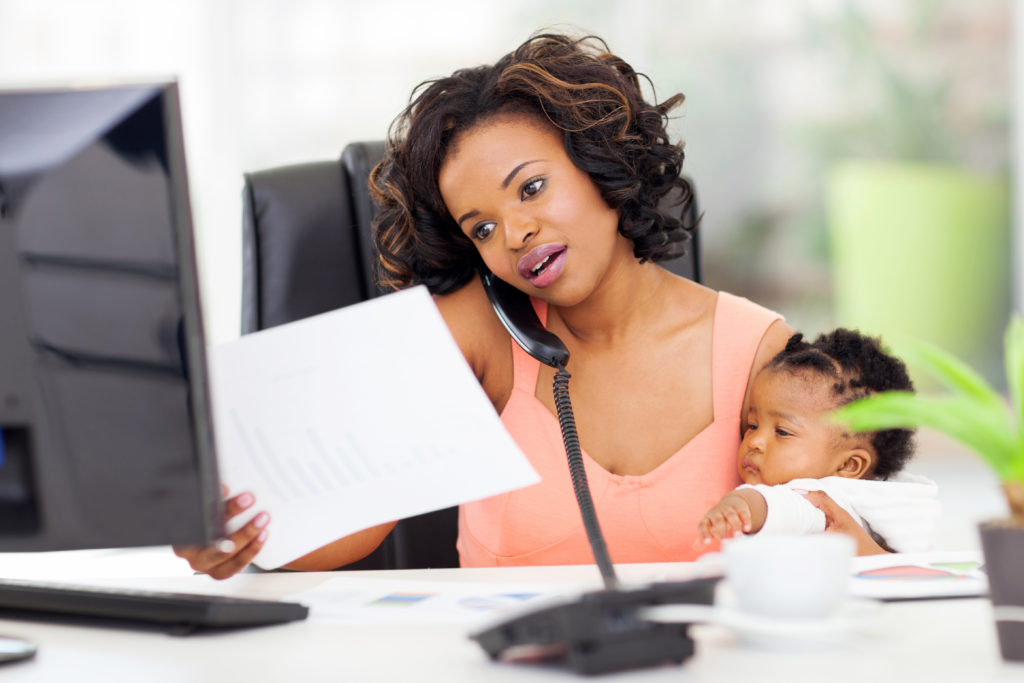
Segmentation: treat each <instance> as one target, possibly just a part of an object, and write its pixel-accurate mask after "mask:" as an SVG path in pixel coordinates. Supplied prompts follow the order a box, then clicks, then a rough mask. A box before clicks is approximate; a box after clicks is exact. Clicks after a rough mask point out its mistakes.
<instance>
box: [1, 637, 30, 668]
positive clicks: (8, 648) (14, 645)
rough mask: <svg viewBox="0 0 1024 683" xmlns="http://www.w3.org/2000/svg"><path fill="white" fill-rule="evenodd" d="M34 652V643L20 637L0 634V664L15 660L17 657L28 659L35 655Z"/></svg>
mask: <svg viewBox="0 0 1024 683" xmlns="http://www.w3.org/2000/svg"><path fill="white" fill-rule="evenodd" d="M35 653H36V646H35V643H30V642H29V641H27V640H22V639H21V638H12V637H10V636H0V664H3V663H4V662H16V661H18V660H19V659H28V658H29V657H32V656H33V655H35Z"/></svg>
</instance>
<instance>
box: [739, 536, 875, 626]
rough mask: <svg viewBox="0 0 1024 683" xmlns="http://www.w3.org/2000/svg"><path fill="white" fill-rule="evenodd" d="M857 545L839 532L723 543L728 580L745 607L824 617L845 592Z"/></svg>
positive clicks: (781, 615) (750, 610)
mask: <svg viewBox="0 0 1024 683" xmlns="http://www.w3.org/2000/svg"><path fill="white" fill-rule="evenodd" d="M855 549H856V548H855V544H854V541H853V539H852V538H851V537H849V536H847V535H845V534H838V533H829V534H811V535H807V536H760V535H757V536H743V537H737V538H733V539H730V540H728V541H726V542H725V543H723V544H722V553H723V555H724V556H725V576H726V582H727V586H728V588H730V589H731V591H732V594H733V596H734V597H735V600H736V606H737V607H738V608H739V609H740V610H742V611H744V612H748V613H750V614H756V615H759V616H765V617H776V618H787V619H824V618H826V617H828V616H829V615H831V614H832V613H833V612H835V611H836V609H837V608H838V607H839V606H840V604H842V602H843V600H844V599H845V598H846V597H847V593H848V590H849V584H850V570H851V566H852V560H853V556H854V551H855Z"/></svg>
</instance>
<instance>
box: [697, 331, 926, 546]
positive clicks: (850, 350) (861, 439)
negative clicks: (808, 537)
mask: <svg viewBox="0 0 1024 683" xmlns="http://www.w3.org/2000/svg"><path fill="white" fill-rule="evenodd" d="M888 390H905V391H912V390H913V384H912V383H911V381H910V378H909V377H908V376H907V371H906V367H905V366H904V364H903V362H902V361H900V360H899V359H897V358H894V357H892V356H889V355H887V354H885V353H884V352H883V351H882V350H881V348H880V347H879V344H878V341H877V340H875V339H872V338H869V337H865V336H863V335H861V334H859V333H857V332H854V331H850V330H846V329H842V328H840V329H837V330H835V331H834V332H831V333H828V334H824V335H822V336H820V337H818V338H817V339H816V340H815V341H814V343H813V344H809V343H807V342H805V341H804V340H803V336H802V335H800V334H796V335H794V336H793V337H791V338H790V340H789V342H788V343H787V344H786V348H785V349H784V350H782V351H781V352H779V354H778V355H777V356H776V357H775V358H773V359H772V360H771V361H770V362H769V363H768V364H767V365H766V366H765V367H764V369H762V370H761V372H759V373H758V375H757V376H756V377H755V378H754V384H753V386H752V388H751V392H750V406H749V409H748V412H747V431H746V433H745V434H744V436H743V442H742V443H741V444H740V450H739V458H738V466H739V473H740V478H741V479H742V480H743V481H744V482H745V483H744V484H743V485H742V486H740V487H739V488H737V489H735V490H733V491H731V492H729V493H727V494H726V495H725V496H724V497H723V498H722V500H721V501H719V502H718V504H717V505H715V506H714V507H713V508H711V510H710V511H709V512H708V513H707V515H706V516H705V517H704V519H703V520H701V522H700V528H699V533H700V537H701V539H703V541H704V543H710V542H711V539H714V538H728V537H730V536H733V535H736V534H737V533H740V532H743V533H747V534H755V533H761V534H768V533H771V534H806V533H814V532H820V531H824V530H825V515H824V513H823V512H822V511H821V510H819V509H818V508H816V507H814V506H813V505H812V504H811V503H810V502H809V501H808V500H807V499H805V498H804V497H803V495H802V494H804V493H806V492H808V491H823V492H825V493H826V494H828V495H829V497H830V498H832V500H834V501H835V502H836V503H837V504H838V505H839V506H840V507H842V508H843V509H844V510H846V511H847V512H849V513H850V514H851V515H852V516H853V518H854V519H855V520H856V521H857V522H858V523H859V524H860V525H861V526H863V527H864V528H865V529H867V531H868V532H869V533H870V534H871V536H872V537H873V538H874V539H875V541H876V542H877V543H878V544H879V545H880V546H881V547H882V548H884V549H886V550H892V551H896V552H914V551H920V550H926V549H927V548H928V547H929V546H930V545H931V543H932V540H933V536H934V533H935V527H936V523H937V520H938V515H939V502H938V498H937V494H938V490H937V487H936V486H935V484H934V482H932V481H930V480H928V479H926V478H924V477H919V476H914V475H910V474H900V470H902V469H903V466H904V465H905V464H906V462H907V461H908V460H909V459H910V456H911V454H912V452H913V441H912V438H913V433H912V432H911V431H910V430H906V429H889V430H883V431H878V432H867V433H849V432H847V431H845V430H844V429H843V428H842V427H841V426H839V425H837V424H834V423H832V422H830V421H829V419H828V414H829V413H830V412H831V411H832V410H834V409H835V408H838V407H839V406H841V405H844V404H846V403H849V402H851V401H853V400H855V399H857V398H861V397H863V396H866V395H868V394H872V393H877V392H881V391H888Z"/></svg>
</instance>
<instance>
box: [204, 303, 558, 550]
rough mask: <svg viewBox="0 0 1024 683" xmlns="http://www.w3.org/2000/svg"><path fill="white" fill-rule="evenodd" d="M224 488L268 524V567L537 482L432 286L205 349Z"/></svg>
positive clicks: (236, 521)
mask: <svg viewBox="0 0 1024 683" xmlns="http://www.w3.org/2000/svg"><path fill="white" fill-rule="evenodd" d="M209 365H210V385H211V394H212V403H213V418H214V425H215V429H216V445H217V453H218V464H219V468H220V477H221V480H222V481H223V482H224V483H225V484H227V485H228V487H229V488H230V490H231V492H232V493H238V492H241V491H252V492H253V493H254V494H255V495H256V505H255V506H254V509H253V510H251V511H247V512H249V514H247V515H245V516H240V517H238V518H236V519H233V520H231V523H230V524H229V531H233V530H235V529H237V528H238V527H240V526H241V524H243V523H244V522H246V521H248V519H250V518H251V517H252V516H253V515H254V514H255V513H256V512H257V511H259V510H266V511H268V512H269V513H270V515H271V522H270V526H269V535H268V538H267V542H266V545H265V546H264V547H263V549H262V550H261V551H260V553H259V555H257V557H256V563H257V564H258V565H259V566H261V567H263V568H275V567H279V566H281V565H282V564H285V563H288V562H290V561H291V560H294V559H296V558H298V557H301V556H302V555H305V554H306V553H308V552H310V551H312V550H314V549H316V548H319V547H321V546H323V545H325V544H327V543H329V542H331V541H333V540H335V539H338V538H341V537H343V536H346V535H348V534H351V533H353V532H356V531H359V530H361V529H365V528H367V527H370V526H373V525H376V524H381V523H383V522H389V521H393V520H396V519H401V518H403V517H409V516H412V515H416V514H420V513H423V512H428V511H430V510H436V509H440V508H444V507H449V506H452V505H457V504H460V503H464V502H468V501H471V500H477V499H480V498H486V497H488V496H492V495H496V494H498V493H503V492H505V491H509V490H512V489H516V488H520V487H523V486H528V485H530V484H533V483H536V482H537V481H539V477H538V475H537V473H536V472H535V471H534V470H533V468H532V467H531V466H530V464H529V462H528V461H527V460H526V458H525V457H524V456H523V454H522V452H521V451H520V450H519V448H518V447H517V446H516V444H515V442H514V441H513V440H512V438H511V437H510V436H509V434H508V432H506V431H505V428H504V426H503V425H502V423H501V420H500V419H499V418H498V415H497V414H496V413H495V411H494V407H493V406H492V404H491V402H490V401H489V400H488V398H487V396H486V394H484V392H483V389H482V388H481V387H480V385H479V383H478V382H477V380H476V377H475V376H474V375H473V372H472V370H471V369H470V367H469V365H468V364H467V363H466V361H465V359H464V358H463V356H462V354H461V352H460V351H459V349H458V346H456V344H455V340H454V339H453V338H452V336H451V333H450V332H449V331H448V328H447V326H446V325H445V323H444V320H443V319H442V318H441V314H440V312H439V311H438V310H437V307H436V306H435V305H434V302H433V300H432V299H431V297H430V294H429V293H428V292H427V290H426V288H424V287H416V288H413V289H409V290H405V291H402V292H397V293H395V294H390V295H387V296H383V297H379V298H377V299H373V300H370V301H366V302H363V303H360V304H356V305H353V306H349V307H347V308H343V309H339V310H337V311H333V312H331V313H325V314H322V315H318V316H314V317H312V318H306V319H304V320H299V321H296V322H293V323H290V324H287V325H282V326H280V327H275V328H271V329H267V330H263V331H260V332H257V333H254V334H250V335H246V336H244V337H242V338H240V339H237V340H235V341H231V342H228V343H226V344H221V345H217V346H214V347H211V349H210V350H209Z"/></svg>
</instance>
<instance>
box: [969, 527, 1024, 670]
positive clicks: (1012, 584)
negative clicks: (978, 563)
mask: <svg viewBox="0 0 1024 683" xmlns="http://www.w3.org/2000/svg"><path fill="white" fill-rule="evenodd" d="M979 529H980V531H981V552H982V554H983V555H984V556H985V573H986V574H987V575H988V592H989V596H990V597H991V599H992V613H993V616H994V618H995V622H996V633H997V634H998V636H999V651H1000V652H1001V653H1002V655H1003V659H1005V660H1006V661H1008V662H1024V569H1022V568H1024V527H1014V526H1008V525H1005V524H999V523H997V522H985V523H983V524H981V525H980V526H979Z"/></svg>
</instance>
